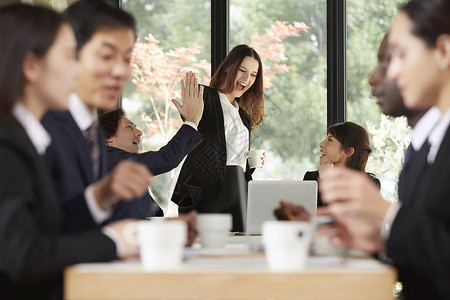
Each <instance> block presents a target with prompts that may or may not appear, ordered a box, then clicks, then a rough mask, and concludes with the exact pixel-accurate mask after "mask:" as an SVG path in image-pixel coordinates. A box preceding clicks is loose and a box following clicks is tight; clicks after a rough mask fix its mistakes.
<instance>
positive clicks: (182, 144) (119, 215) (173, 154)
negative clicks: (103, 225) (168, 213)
mask: <svg viewBox="0 0 450 300" xmlns="http://www.w3.org/2000/svg"><path fill="white" fill-rule="evenodd" d="M202 140H203V139H202V136H201V134H200V133H199V132H198V131H197V130H195V129H194V128H192V127H191V126H189V125H183V126H181V128H180V129H179V130H178V132H177V133H176V134H175V136H174V137H173V138H172V139H171V140H170V141H169V142H168V143H167V145H165V146H164V147H162V148H161V149H159V151H148V152H143V153H130V152H127V151H124V150H122V149H118V148H115V147H107V148H106V152H107V155H108V170H111V169H113V168H114V167H115V166H116V165H117V164H118V163H119V162H120V161H121V160H127V159H130V160H133V161H138V162H140V163H143V164H145V165H146V166H147V167H148V168H149V170H150V171H151V172H152V173H153V175H159V174H162V173H166V172H169V171H171V170H172V169H174V168H176V167H177V166H178V165H179V164H180V162H181V161H182V160H183V158H184V157H185V156H186V155H187V154H188V153H189V152H191V151H192V150H193V149H194V148H195V147H197V146H198V145H199V144H200V143H201V141H202ZM158 210H159V207H158V205H157V204H156V203H155V202H154V200H153V199H152V197H151V196H150V195H149V194H148V193H145V194H144V195H143V196H142V197H141V198H138V199H135V200H133V201H131V202H130V201H122V200H121V201H119V202H118V203H117V204H115V205H114V206H113V213H112V216H111V218H109V219H108V222H112V221H115V220H120V219H124V218H137V219H145V218H147V217H152V216H154V215H155V213H157V211H158Z"/></svg>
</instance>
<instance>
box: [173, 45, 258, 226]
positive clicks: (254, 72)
mask: <svg viewBox="0 0 450 300" xmlns="http://www.w3.org/2000/svg"><path fill="white" fill-rule="evenodd" d="M262 67H263V66H262V62H261V58H260V57H259V55H258V53H257V52H256V51H255V50H254V49H253V48H251V47H249V46H247V45H238V46H236V47H234V48H233V49H232V50H231V51H230V53H229V54H228V55H227V57H226V58H225V60H224V61H223V62H222V64H221V65H220V66H219V68H218V70H217V72H216V73H215V74H214V76H213V77H212V79H211V83H210V86H209V87H205V89H204V94H203V100H204V103H205V107H204V111H203V116H202V119H201V121H200V123H199V126H198V130H199V132H200V133H201V134H202V137H203V142H202V143H201V144H200V145H199V146H197V148H196V149H194V150H193V151H192V152H191V153H190V154H189V155H188V156H187V158H186V161H185V162H184V164H183V167H182V169H181V172H180V175H179V178H178V181H177V184H176V186H175V190H174V194H173V196H172V201H173V202H175V203H176V204H178V211H179V212H180V213H185V212H188V211H190V210H193V209H195V210H197V211H198V212H199V213H231V214H232V216H233V231H243V224H242V215H241V207H240V206H241V203H240V196H239V195H240V194H242V192H244V193H245V191H242V189H243V188H245V187H246V184H247V181H249V180H250V179H251V173H252V171H253V169H249V167H248V164H247V159H246V157H245V155H244V153H245V152H246V151H247V150H249V148H250V133H251V131H253V130H255V129H256V128H257V127H258V125H259V124H260V123H261V122H262V120H263V117H264V95H263V71H262Z"/></svg>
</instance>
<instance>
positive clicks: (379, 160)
mask: <svg viewBox="0 0 450 300" xmlns="http://www.w3.org/2000/svg"><path fill="white" fill-rule="evenodd" d="M404 2H405V1H404V0H395V1H393V0H374V1H359V0H348V1H347V119H348V120H349V121H353V122H355V123H358V124H360V125H361V126H363V127H365V128H366V129H367V130H368V131H369V134H370V138H371V146H372V149H373V153H372V154H371V155H370V157H369V162H368V164H367V168H366V170H367V171H368V172H373V173H375V175H376V176H377V177H378V178H379V179H380V181H381V192H382V194H383V195H384V196H385V197H386V198H388V199H390V200H394V199H395V198H396V194H397V188H396V186H397V178H398V174H399V173H400V170H401V167H402V161H403V154H404V150H405V148H406V146H407V144H408V143H409V138H407V137H408V135H409V129H408V126H407V123H406V119H405V118H389V117H386V116H384V115H382V114H381V111H380V108H379V107H378V106H377V104H376V100H375V99H374V98H373V97H372V96H371V87H370V85H369V84H368V81H367V80H368V77H369V75H370V73H371V72H372V71H373V70H374V69H375V67H376V65H377V49H378V46H379V44H380V42H381V39H382V38H383V36H384V34H385V33H386V32H387V31H388V30H389V27H390V25H391V23H392V21H393V19H394V18H395V16H396V15H397V7H398V6H399V5H400V4H402V3H404Z"/></svg>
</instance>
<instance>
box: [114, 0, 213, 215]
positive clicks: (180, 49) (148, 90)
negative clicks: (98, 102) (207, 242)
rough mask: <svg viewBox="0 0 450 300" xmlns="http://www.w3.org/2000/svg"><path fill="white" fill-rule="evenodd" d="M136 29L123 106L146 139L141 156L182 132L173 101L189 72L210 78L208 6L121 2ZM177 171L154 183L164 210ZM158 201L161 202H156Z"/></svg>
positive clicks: (202, 0)
mask: <svg viewBox="0 0 450 300" xmlns="http://www.w3.org/2000/svg"><path fill="white" fill-rule="evenodd" d="M123 8H124V9H125V10H126V11H128V12H130V13H131V14H133V15H134V16H135V18H136V20H137V23H138V37H139V41H138V42H137V44H136V46H135V50H134V54H133V76H132V79H131V80H130V82H129V83H128V85H127V87H126V89H125V92H124V94H123V99H122V106H123V108H124V110H125V112H126V113H127V115H128V116H129V117H131V119H132V120H133V121H134V122H135V123H136V124H137V125H138V126H139V127H140V128H141V130H142V131H143V133H144V136H143V138H142V139H141V146H140V150H141V151H149V150H158V149H159V148H160V147H161V146H163V145H165V144H166V143H167V142H168V141H169V140H170V139H171V138H172V136H173V135H174V134H175V133H176V131H177V130H178V128H179V127H180V126H181V124H182V121H181V119H180V117H179V114H178V112H177V110H176V108H175V107H174V106H173V104H171V102H170V100H171V99H180V94H179V93H180V80H181V78H182V77H183V75H184V73H185V72H186V71H188V70H193V71H195V72H196V73H197V75H198V76H200V78H201V80H200V81H201V82H202V83H205V84H207V83H208V82H209V78H210V74H209V73H210V69H211V66H210V57H211V42H210V41H211V2H210V1H209V0H189V1H185V0H173V1H158V0H123ZM177 172H178V169H177V170H173V171H172V172H169V173H166V174H162V175H159V176H157V177H156V178H155V185H154V189H155V190H157V191H158V195H159V197H154V198H156V199H155V200H156V201H160V205H162V207H163V208H164V209H166V207H167V203H168V199H170V192H171V189H172V186H173V185H174V183H175V182H174V181H175V179H176V176H177ZM160 198H162V199H160Z"/></svg>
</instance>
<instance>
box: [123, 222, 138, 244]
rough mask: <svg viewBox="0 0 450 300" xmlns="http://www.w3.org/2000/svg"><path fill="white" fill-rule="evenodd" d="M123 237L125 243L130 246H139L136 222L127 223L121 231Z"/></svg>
mask: <svg viewBox="0 0 450 300" xmlns="http://www.w3.org/2000/svg"><path fill="white" fill-rule="evenodd" d="M123 237H124V239H125V242H127V243H129V244H130V245H135V246H137V245H139V241H138V222H133V223H128V224H127V225H125V228H124V229H123Z"/></svg>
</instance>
